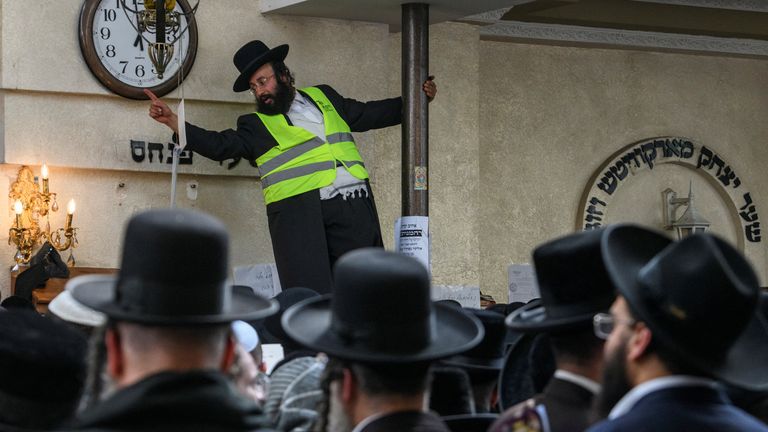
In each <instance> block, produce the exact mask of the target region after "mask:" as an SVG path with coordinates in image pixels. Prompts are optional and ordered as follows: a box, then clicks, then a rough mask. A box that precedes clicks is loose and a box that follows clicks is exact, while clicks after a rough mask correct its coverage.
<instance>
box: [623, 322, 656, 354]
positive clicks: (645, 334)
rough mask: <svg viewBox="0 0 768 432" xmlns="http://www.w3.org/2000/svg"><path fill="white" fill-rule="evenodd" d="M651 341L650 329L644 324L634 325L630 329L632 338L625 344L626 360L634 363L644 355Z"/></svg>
mask: <svg viewBox="0 0 768 432" xmlns="http://www.w3.org/2000/svg"><path fill="white" fill-rule="evenodd" d="M652 339H653V334H652V333H651V329H649V328H648V327H647V326H646V325H645V323H644V322H638V323H637V324H635V325H634V328H633V329H632V336H630V338H629V341H628V343H627V360H631V361H636V360H638V359H640V357H642V356H643V355H645V352H646V350H647V349H648V345H650V344H651V340H652Z"/></svg>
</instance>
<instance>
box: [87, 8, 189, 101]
mask: <svg viewBox="0 0 768 432" xmlns="http://www.w3.org/2000/svg"><path fill="white" fill-rule="evenodd" d="M143 10H144V0H85V3H84V4H83V8H82V10H81V13H80V48H81V50H82V51H83V56H84V58H85V61H86V63H87V64H88V67H89V68H90V69H91V72H93V74H94V75H95V76H96V78H98V80H99V81H101V83H102V84H104V86H106V87H107V88H108V89H109V90H111V91H113V92H114V93H117V94H119V95H121V96H125V97H128V98H131V99H147V97H146V95H145V94H144V92H143V90H144V89H150V90H152V91H153V92H154V93H155V94H157V95H158V96H162V95H164V94H166V93H168V92H170V91H171V90H173V89H174V88H176V87H177V86H178V85H179V83H180V81H181V80H182V79H183V78H184V77H185V76H186V75H187V73H189V70H190V69H191V68H192V63H194V59H195V54H196V52H197V25H196V23H195V21H194V19H191V17H192V14H191V8H190V7H189V3H188V2H187V1H186V0H178V1H177V2H176V6H175V9H174V10H175V11H176V12H179V22H180V25H179V26H178V27H176V28H171V27H170V26H168V27H167V28H166V31H165V41H166V42H169V43H170V42H172V41H173V40H175V39H177V38H178V40H177V41H176V42H175V43H174V44H173V46H174V52H173V57H172V59H171V61H170V63H169V64H168V65H167V66H166V68H165V71H164V72H163V76H162V78H161V77H160V76H159V75H158V73H157V70H156V68H155V66H154V65H153V64H152V61H151V60H150V55H149V43H148V42H147V39H148V40H149V41H150V42H155V41H156V38H157V36H156V34H155V32H154V31H153V32H149V31H147V30H144V32H143V33H142V34H139V32H138V31H137V28H139V25H138V22H139V18H138V15H137V14H136V13H134V12H132V11H143ZM188 17H189V18H190V20H191V21H192V24H191V25H190V24H189V21H188V19H187V18H188ZM185 29H186V31H185ZM142 36H143V37H142ZM179 36H181V37H180V38H179Z"/></svg>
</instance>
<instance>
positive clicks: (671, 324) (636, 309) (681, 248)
mask: <svg viewBox="0 0 768 432" xmlns="http://www.w3.org/2000/svg"><path fill="white" fill-rule="evenodd" d="M603 243H604V248H603V256H604V259H605V262H606V267H607V268H608V272H609V274H610V276H611V278H612V279H613V281H614V283H615V285H616V287H617V288H618V290H619V292H620V294H621V295H622V296H623V297H624V298H625V300H626V302H627V304H628V305H629V308H630V310H631V311H632V312H633V314H634V315H635V316H636V318H638V319H639V320H641V321H643V322H644V323H646V325H647V326H648V327H649V328H650V329H651V332H652V333H653V337H654V338H656V340H658V342H659V343H660V344H661V345H663V346H664V347H665V348H667V349H669V350H670V351H671V352H673V353H675V354H676V355H677V357H678V358H679V359H681V361H684V362H686V363H687V364H688V365H690V366H693V367H694V368H697V369H699V370H701V371H703V372H707V373H710V374H712V375H713V376H715V377H716V378H718V379H720V380H722V381H724V382H727V383H729V384H734V385H737V386H740V387H743V388H746V389H755V390H764V389H768V325H766V321H765V317H764V316H762V315H761V314H760V313H759V312H758V311H759V309H758V301H759V300H758V299H759V291H760V287H759V284H758V281H757V276H756V275H755V273H754V271H753V270H752V267H751V266H750V265H749V263H748V262H747V260H746V258H744V256H743V255H742V254H741V253H740V252H739V251H737V250H736V249H735V248H733V247H732V246H731V245H729V244H728V243H726V242H725V241H723V240H721V239H720V238H718V237H716V236H714V235H711V234H708V233H704V234H696V235H693V236H690V237H686V238H685V239H683V240H681V241H679V242H672V241H671V240H669V239H667V238H666V237H665V236H663V235H662V234H660V233H656V232H654V231H651V230H648V229H646V228H642V227H639V226H634V225H616V226H611V227H609V228H608V229H607V232H606V236H605V237H604V239H603Z"/></svg>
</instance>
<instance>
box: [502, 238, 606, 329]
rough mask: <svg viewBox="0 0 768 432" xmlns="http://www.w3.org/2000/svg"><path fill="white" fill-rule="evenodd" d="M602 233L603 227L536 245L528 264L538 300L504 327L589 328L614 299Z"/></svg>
mask: <svg viewBox="0 0 768 432" xmlns="http://www.w3.org/2000/svg"><path fill="white" fill-rule="evenodd" d="M604 234H605V230H602V229H599V230H590V231H582V232H578V233H575V234H570V235H567V236H565V237H560V238H558V239H556V240H552V241H550V242H547V243H545V244H543V245H541V246H539V247H537V248H536V249H535V250H534V251H533V263H534V266H535V268H536V279H537V281H538V284H539V293H540V295H541V301H540V302H530V303H528V304H526V305H525V306H523V307H521V308H518V309H517V310H515V311H514V312H513V313H511V314H510V315H509V316H508V317H507V325H508V326H509V327H510V328H511V329H513V330H517V331H525V332H537V331H539V332H541V331H547V332H558V331H567V330H572V329H575V328H578V327H585V326H591V325H592V317H594V315H595V314H596V313H598V312H603V311H605V310H608V308H610V307H611V303H613V300H614V299H615V298H616V294H615V288H614V286H613V284H612V283H611V279H610V278H609V277H608V272H607V271H606V269H605V265H604V264H603V256H602V254H601V253H600V251H601V249H600V248H601V246H600V240H601V239H602V237H603V236H604Z"/></svg>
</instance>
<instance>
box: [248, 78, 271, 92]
mask: <svg viewBox="0 0 768 432" xmlns="http://www.w3.org/2000/svg"><path fill="white" fill-rule="evenodd" d="M273 76H275V74H272V75H268V76H265V77H260V78H256V83H255V84H251V88H250V89H249V90H248V91H250V92H251V94H252V95H255V94H256V90H258V89H260V88H261V87H264V86H266V85H267V83H268V82H269V80H271V79H272V77H273Z"/></svg>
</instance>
